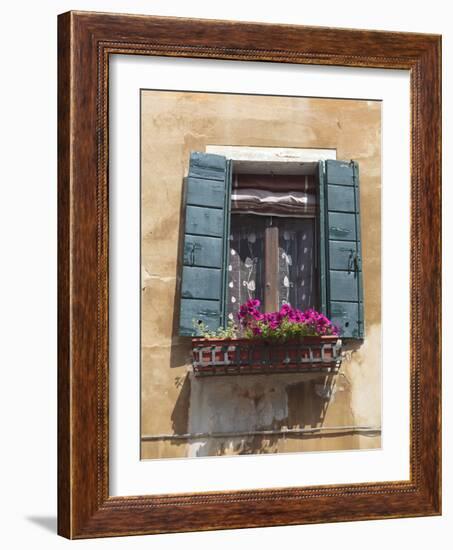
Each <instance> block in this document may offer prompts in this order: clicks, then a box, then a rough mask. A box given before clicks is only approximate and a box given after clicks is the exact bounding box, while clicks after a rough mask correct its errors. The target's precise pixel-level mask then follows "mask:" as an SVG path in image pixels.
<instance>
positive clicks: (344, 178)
mask: <svg viewBox="0 0 453 550" xmlns="http://www.w3.org/2000/svg"><path fill="white" fill-rule="evenodd" d="M326 177H327V183H328V184H329V183H333V184H336V185H354V168H353V164H352V163H351V162H347V161H341V160H327V161H326Z"/></svg>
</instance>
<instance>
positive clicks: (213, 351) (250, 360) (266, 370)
mask: <svg viewBox="0 0 453 550" xmlns="http://www.w3.org/2000/svg"><path fill="white" fill-rule="evenodd" d="M341 348H342V345H341V340H340V339H339V338H338V337H337V336H306V337H305V338H303V339H302V340H297V341H287V342H282V343H279V342H269V341H266V340H258V339H257V340H254V339H248V338H237V339H223V340H221V339H214V338H193V339H192V358H193V359H192V365H193V372H194V374H195V376H216V375H233V374H277V373H291V372H309V373H312V372H324V373H337V372H338V369H339V368H340V365H341Z"/></svg>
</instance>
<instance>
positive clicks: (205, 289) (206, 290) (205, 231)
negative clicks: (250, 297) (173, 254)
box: [179, 153, 231, 336]
mask: <svg viewBox="0 0 453 550" xmlns="http://www.w3.org/2000/svg"><path fill="white" fill-rule="evenodd" d="M230 172H231V171H230V161H227V159H226V158H225V157H223V156H220V155H211V154H208V153H191V155H190V163H189V174H188V177H187V178H186V180H185V228H184V258H183V268H182V278H181V307H180V322H179V334H180V335H181V336H195V335H196V334H197V331H196V329H195V328H194V324H193V321H194V320H196V321H202V322H203V323H205V324H206V325H207V326H208V328H209V329H210V330H216V329H217V328H219V326H224V325H225V316H226V314H225V311H226V300H225V294H226V282H225V281H226V265H227V260H228V249H227V245H228V235H229V224H230V195H231V173H230Z"/></svg>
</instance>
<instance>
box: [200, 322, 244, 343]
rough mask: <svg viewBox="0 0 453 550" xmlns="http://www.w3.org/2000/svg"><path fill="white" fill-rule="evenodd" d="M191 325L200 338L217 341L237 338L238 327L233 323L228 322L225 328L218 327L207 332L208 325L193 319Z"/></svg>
mask: <svg viewBox="0 0 453 550" xmlns="http://www.w3.org/2000/svg"><path fill="white" fill-rule="evenodd" d="M192 324H193V326H194V327H195V329H196V331H197V336H201V337H202V338H217V339H218V340H221V339H222V340H223V339H226V338H237V337H238V327H237V326H236V325H235V324H234V323H233V321H228V325H227V327H226V328H224V327H219V328H218V329H217V330H209V327H208V325H206V324H205V323H203V321H198V320H197V319H193V320H192Z"/></svg>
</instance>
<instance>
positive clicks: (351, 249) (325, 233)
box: [319, 160, 364, 338]
mask: <svg viewBox="0 0 453 550" xmlns="http://www.w3.org/2000/svg"><path fill="white" fill-rule="evenodd" d="M319 175H320V178H319V179H320V191H319V202H320V268H321V269H320V271H321V278H320V286H321V293H320V294H321V309H322V311H323V312H324V313H325V314H326V315H327V316H328V317H329V318H330V319H331V320H332V322H333V323H334V324H336V325H337V326H338V327H339V328H340V334H341V336H342V337H343V338H363V337H364V310H363V277H362V261H361V258H362V246H361V240H360V199H359V167H358V164H357V163H356V162H354V161H351V162H347V161H338V160H327V161H325V163H324V162H320V165H319Z"/></svg>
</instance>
